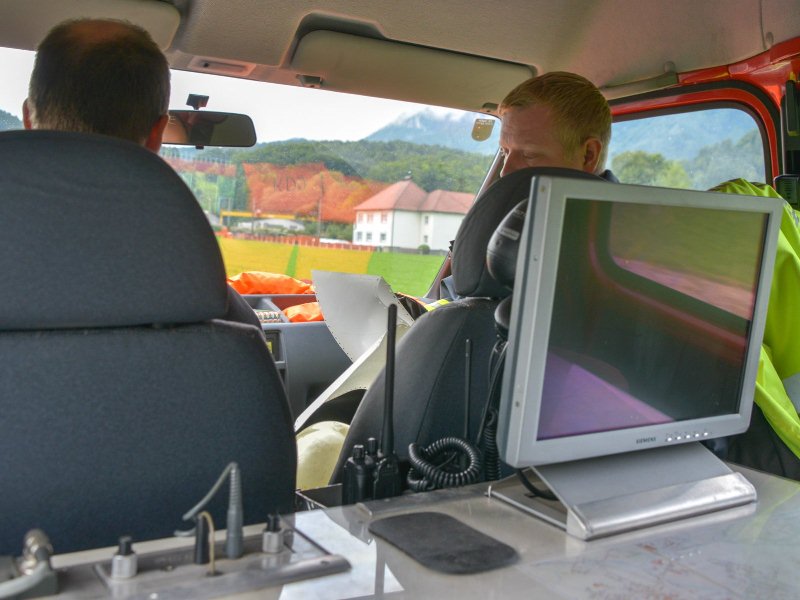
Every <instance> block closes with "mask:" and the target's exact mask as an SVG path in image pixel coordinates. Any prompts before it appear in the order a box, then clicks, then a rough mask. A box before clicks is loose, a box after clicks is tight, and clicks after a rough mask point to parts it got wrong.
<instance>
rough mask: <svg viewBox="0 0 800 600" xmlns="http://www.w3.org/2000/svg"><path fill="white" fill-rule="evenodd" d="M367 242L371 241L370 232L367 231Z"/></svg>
mask: <svg viewBox="0 0 800 600" xmlns="http://www.w3.org/2000/svg"><path fill="white" fill-rule="evenodd" d="M367 241H368V242H371V241H372V232H371V231H368V232H367Z"/></svg>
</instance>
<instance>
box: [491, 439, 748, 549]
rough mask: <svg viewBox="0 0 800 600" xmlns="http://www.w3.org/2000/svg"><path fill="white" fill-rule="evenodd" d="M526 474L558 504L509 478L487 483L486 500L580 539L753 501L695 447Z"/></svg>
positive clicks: (735, 476)
mask: <svg viewBox="0 0 800 600" xmlns="http://www.w3.org/2000/svg"><path fill="white" fill-rule="evenodd" d="M533 470H534V471H535V474H536V475H537V476H538V477H539V479H540V481H542V482H544V484H546V485H547V487H549V488H550V490H552V492H553V493H554V494H555V495H556V496H557V497H558V500H560V502H558V501H555V500H545V499H542V498H540V497H535V496H533V495H532V494H531V493H530V492H529V491H528V490H527V489H525V487H523V485H522V483H520V481H519V480H518V479H517V478H516V477H510V478H508V479H505V480H503V481H500V482H497V483H496V484H494V485H492V486H491V487H490V488H489V495H490V496H491V497H495V498H498V499H501V500H503V501H505V502H508V503H510V504H512V505H514V506H516V507H517V508H520V509H522V510H524V511H526V512H530V513H532V514H534V515H536V516H538V517H540V518H542V519H544V520H546V521H549V522H550V523H553V524H555V525H558V526H560V527H562V528H564V529H566V530H567V533H569V534H570V535H573V536H575V537H578V538H581V539H584V540H590V539H593V538H597V537H604V536H608V535H614V534H617V533H622V532H624V531H631V530H634V529H641V528H643V527H649V526H651V525H656V524H658V523H666V522H669V521H675V520H677V519H683V518H686V517H691V516H695V515H699V514H703V513H708V512H712V511H717V510H722V509H725V508H731V507H734V506H740V505H742V504H748V503H750V502H755V501H756V490H755V488H754V487H753V486H752V484H751V483H750V482H749V481H747V480H746V479H745V478H744V477H743V476H742V475H741V474H740V473H734V472H733V471H731V469H730V468H728V466H727V465H726V464H725V463H724V462H722V461H721V460H719V459H718V458H717V457H716V456H714V454H713V453H712V452H711V451H710V450H708V449H707V448H706V447H705V446H703V445H702V444H700V443H690V444H682V445H676V446H667V447H662V448H655V449H652V450H642V451H638V452H629V453H625V454H615V455H610V456H602V457H597V458H590V459H585V460H577V461H572V462H566V463H558V464H552V465H541V466H538V467H535V468H534V469H533ZM526 474H528V475H530V472H529V471H526ZM539 486H541V483H540V484H539Z"/></svg>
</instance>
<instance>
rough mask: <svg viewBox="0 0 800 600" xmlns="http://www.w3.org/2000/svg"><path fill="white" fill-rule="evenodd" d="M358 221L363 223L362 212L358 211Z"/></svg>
mask: <svg viewBox="0 0 800 600" xmlns="http://www.w3.org/2000/svg"><path fill="white" fill-rule="evenodd" d="M358 222H359V223H363V222H364V213H358Z"/></svg>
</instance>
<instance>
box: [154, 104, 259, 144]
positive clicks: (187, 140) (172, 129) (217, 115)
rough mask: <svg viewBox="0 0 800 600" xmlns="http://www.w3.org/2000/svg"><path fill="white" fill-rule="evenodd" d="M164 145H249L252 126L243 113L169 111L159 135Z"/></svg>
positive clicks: (253, 130) (252, 138) (251, 138)
mask: <svg viewBox="0 0 800 600" xmlns="http://www.w3.org/2000/svg"><path fill="white" fill-rule="evenodd" d="M161 141H162V143H164V144H176V145H180V146H195V147H196V148H203V147H204V146H229V147H239V148H243V147H249V146H253V145H254V144H255V143H256V128H255V126H254V125H253V120H252V119H251V118H250V117H248V116H247V115H241V114H236V113H225V112H213V111H205V110H170V111H169V123H167V127H166V129H165V130H164V136H163V137H162V140H161Z"/></svg>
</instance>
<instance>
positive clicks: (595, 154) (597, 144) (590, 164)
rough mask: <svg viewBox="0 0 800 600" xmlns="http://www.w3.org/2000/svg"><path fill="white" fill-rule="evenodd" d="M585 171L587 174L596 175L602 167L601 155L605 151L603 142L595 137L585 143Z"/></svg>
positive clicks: (583, 148)
mask: <svg viewBox="0 0 800 600" xmlns="http://www.w3.org/2000/svg"><path fill="white" fill-rule="evenodd" d="M581 151H582V154H583V170H584V171H586V172H587V173H596V172H597V168H598V167H599V166H600V165H599V163H600V154H601V153H602V151H603V142H601V141H600V140H599V139H597V138H595V137H590V138H589V139H588V140H586V141H585V142H584V143H583V147H582V149H581Z"/></svg>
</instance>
